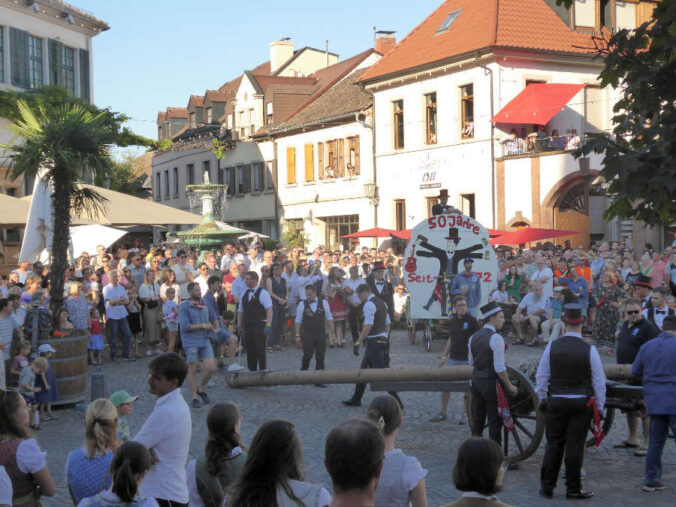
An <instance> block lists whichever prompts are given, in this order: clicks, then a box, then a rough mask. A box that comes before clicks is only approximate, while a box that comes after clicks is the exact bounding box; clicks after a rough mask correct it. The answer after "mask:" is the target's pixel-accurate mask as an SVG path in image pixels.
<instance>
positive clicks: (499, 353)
mask: <svg viewBox="0 0 676 507" xmlns="http://www.w3.org/2000/svg"><path fill="white" fill-rule="evenodd" d="M489 346H490V347H491V350H492V351H493V369H494V370H495V373H501V372H503V371H506V370H507V366H506V365H505V340H503V338H502V336H500V335H499V334H498V333H495V334H494V335H493V336H491V341H490V343H489Z"/></svg>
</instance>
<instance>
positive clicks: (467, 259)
mask: <svg viewBox="0 0 676 507" xmlns="http://www.w3.org/2000/svg"><path fill="white" fill-rule="evenodd" d="M462 262H463V264H467V263H468V262H474V259H472V258H471V257H467V258H465V259H463V260H462Z"/></svg>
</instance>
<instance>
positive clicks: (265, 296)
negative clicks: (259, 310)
mask: <svg viewBox="0 0 676 507" xmlns="http://www.w3.org/2000/svg"><path fill="white" fill-rule="evenodd" d="M258 299H259V301H260V302H261V304H262V305H263V308H265V309H266V310H267V309H268V308H272V298H271V297H270V293H269V292H268V291H267V290H265V289H261V293H260V295H259V296H258Z"/></svg>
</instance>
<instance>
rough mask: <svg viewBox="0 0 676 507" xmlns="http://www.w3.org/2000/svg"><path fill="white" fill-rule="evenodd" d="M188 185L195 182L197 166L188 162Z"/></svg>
mask: <svg viewBox="0 0 676 507" xmlns="http://www.w3.org/2000/svg"><path fill="white" fill-rule="evenodd" d="M187 169H188V185H194V184H195V166H194V165H193V164H188V167H187Z"/></svg>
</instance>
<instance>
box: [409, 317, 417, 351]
mask: <svg viewBox="0 0 676 507" xmlns="http://www.w3.org/2000/svg"><path fill="white" fill-rule="evenodd" d="M417 326H418V324H417V323H416V321H415V320H413V319H411V320H410V321H409V322H408V342H409V343H410V344H411V345H413V344H414V343H415V332H416V331H417V329H416V328H417Z"/></svg>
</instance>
